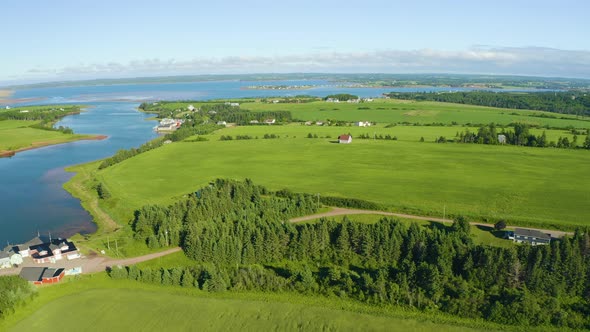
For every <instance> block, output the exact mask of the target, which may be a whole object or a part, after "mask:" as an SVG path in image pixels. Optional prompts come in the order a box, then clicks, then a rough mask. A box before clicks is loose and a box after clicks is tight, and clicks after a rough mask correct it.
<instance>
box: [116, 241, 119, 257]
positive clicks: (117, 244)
mask: <svg viewBox="0 0 590 332" xmlns="http://www.w3.org/2000/svg"><path fill="white" fill-rule="evenodd" d="M115 247H116V248H117V256H119V243H118V242H117V239H116V238H115Z"/></svg>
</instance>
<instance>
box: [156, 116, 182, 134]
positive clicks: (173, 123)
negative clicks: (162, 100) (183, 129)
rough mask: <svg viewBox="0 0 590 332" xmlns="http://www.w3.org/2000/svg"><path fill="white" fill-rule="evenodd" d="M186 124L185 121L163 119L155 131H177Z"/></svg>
mask: <svg viewBox="0 0 590 332" xmlns="http://www.w3.org/2000/svg"><path fill="white" fill-rule="evenodd" d="M183 123H184V120H181V119H168V118H165V119H162V120H160V123H159V124H158V125H157V126H155V127H154V130H156V131H172V130H176V129H178V128H180V126H182V124H183Z"/></svg>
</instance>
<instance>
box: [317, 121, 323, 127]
mask: <svg viewBox="0 0 590 332" xmlns="http://www.w3.org/2000/svg"><path fill="white" fill-rule="evenodd" d="M315 125H316V126H323V125H324V123H323V122H322V121H317V122H316V123H315Z"/></svg>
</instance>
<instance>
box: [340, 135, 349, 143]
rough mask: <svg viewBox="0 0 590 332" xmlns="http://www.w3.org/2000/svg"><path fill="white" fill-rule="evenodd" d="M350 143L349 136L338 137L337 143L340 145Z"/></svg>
mask: <svg viewBox="0 0 590 332" xmlns="http://www.w3.org/2000/svg"><path fill="white" fill-rule="evenodd" d="M351 142H352V136H351V135H340V136H338V143H341V144H350V143H351Z"/></svg>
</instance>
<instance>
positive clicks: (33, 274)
mask: <svg viewBox="0 0 590 332" xmlns="http://www.w3.org/2000/svg"><path fill="white" fill-rule="evenodd" d="M19 276H20V277H21V278H23V279H25V280H27V281H30V282H32V283H33V284H35V285H45V284H55V283H58V282H60V281H61V279H63V277H64V276H65V270H64V269H54V268H51V267H23V269H22V270H21V272H20V275H19Z"/></svg>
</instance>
